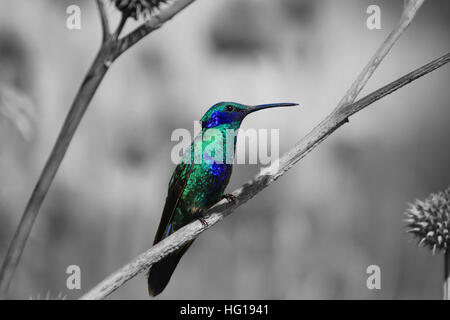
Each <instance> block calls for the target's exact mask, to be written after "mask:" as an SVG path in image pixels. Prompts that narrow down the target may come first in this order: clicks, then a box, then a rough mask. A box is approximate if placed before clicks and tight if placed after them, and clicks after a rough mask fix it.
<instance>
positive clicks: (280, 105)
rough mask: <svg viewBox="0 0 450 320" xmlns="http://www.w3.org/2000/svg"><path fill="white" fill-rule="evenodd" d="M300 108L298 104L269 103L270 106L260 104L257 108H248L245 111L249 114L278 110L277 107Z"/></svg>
mask: <svg viewBox="0 0 450 320" xmlns="http://www.w3.org/2000/svg"><path fill="white" fill-rule="evenodd" d="M293 106H298V103H269V104H260V105H257V106H248V108H247V110H245V111H246V112H245V114H246V115H247V114H249V113H252V112H255V111H259V110H262V109H268V108H276V107H293Z"/></svg>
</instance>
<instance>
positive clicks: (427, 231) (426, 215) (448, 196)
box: [405, 187, 450, 254]
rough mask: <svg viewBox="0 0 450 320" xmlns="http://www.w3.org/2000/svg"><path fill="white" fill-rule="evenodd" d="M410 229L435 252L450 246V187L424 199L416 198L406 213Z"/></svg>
mask: <svg viewBox="0 0 450 320" xmlns="http://www.w3.org/2000/svg"><path fill="white" fill-rule="evenodd" d="M405 214H406V217H407V218H406V219H405V221H406V222H407V223H408V227H409V230H408V231H407V232H410V233H412V234H413V235H414V236H416V237H417V238H418V239H419V243H418V244H419V246H427V247H429V248H430V249H431V250H432V251H433V254H435V253H436V251H443V252H444V253H445V252H446V251H447V250H448V249H449V248H450V187H449V188H447V190H445V191H442V192H438V193H435V194H431V195H430V196H429V197H428V198H427V199H425V200H424V201H421V200H416V201H414V203H412V204H410V208H409V209H408V211H407V212H406V213H405Z"/></svg>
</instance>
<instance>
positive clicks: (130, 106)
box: [0, 0, 450, 299]
mask: <svg viewBox="0 0 450 320" xmlns="http://www.w3.org/2000/svg"><path fill="white" fill-rule="evenodd" d="M402 3H403V1H356V0H346V1H332V0H322V1H301V0H298V1H295V0H283V1H270V0H252V1H251V0H247V1H243V0H232V1H231V0H216V1H206V0H198V1H196V2H195V3H194V4H193V5H191V6H190V7H188V8H187V9H186V10H185V11H183V12H182V13H181V14H179V15H177V16H176V17H175V18H174V19H173V20H172V21H171V22H170V23H168V24H166V25H164V27H163V28H162V29H161V30H158V31H157V32H155V33H154V34H152V35H151V36H149V37H148V38H146V39H145V40H143V41H142V42H141V43H139V45H137V46H135V47H133V48H132V49H131V50H130V51H128V52H126V54H125V55H124V56H122V57H121V58H120V59H119V60H118V61H117V62H116V63H115V64H114V65H113V67H112V68H111V70H110V72H109V73H108V74H107V76H106V78H105V80H104V82H103V83H102V85H101V87H100V88H99V90H98V92H97V94H96V95H95V98H94V99H93V101H92V103H91V105H90V108H89V110H88V112H87V114H86V117H85V118H84V119H83V122H82V124H81V126H80V128H79V130H78V132H77V133H76V136H75V139H74V141H73V143H72V145H71V147H70V149H69V152H68V153H67V157H66V158H65V160H64V162H63V164H62V166H61V169H60V171H59V172H58V175H57V177H56V179H55V182H54V184H53V186H52V188H51V190H50V193H49V195H48V198H47V199H46V201H45V203H44V206H43V208H42V212H41V214H40V216H39V218H38V220H37V223H36V225H35V227H34V229H33V232H32V234H31V237H30V240H29V242H28V244H27V247H26V249H25V251H24V254H23V258H22V260H21V264H20V266H19V268H18V270H17V272H16V275H15V278H14V280H13V282H12V284H11V290H10V298H17V299H27V298H28V297H30V296H31V297H37V295H38V294H40V295H45V294H46V293H47V292H50V293H51V295H52V296H55V295H57V294H58V293H60V292H61V293H62V294H64V295H66V296H67V298H77V297H78V296H80V295H81V294H82V293H83V292H86V291H87V290H88V289H90V288H91V287H92V286H93V285H95V284H96V283H97V282H99V281H100V280H102V279H103V278H104V277H105V276H107V275H108V274H110V273H111V272H113V271H115V270H116V269H117V268H119V267H121V266H122V265H123V264H125V263H126V262H128V261H129V260H130V259H132V258H133V257H135V256H136V255H138V254H139V253H141V252H143V251H145V250H146V249H147V248H149V247H150V245H151V243H152V241H153V236H154V233H155V231H156V228H157V224H158V222H159V218H160V214H161V211H162V208H163V205H164V199H165V196H166V191H167V183H168V181H169V178H170V175H171V173H172V170H173V168H174V166H175V165H174V164H173V163H171V161H170V152H171V148H172V147H173V146H174V145H175V142H172V141H170V135H171V133H172V131H173V130H175V129H176V128H187V129H189V130H192V126H193V124H192V121H194V120H198V119H200V117H201V116H202V115H203V113H204V112H205V111H206V110H207V108H208V107H209V106H210V105H212V104H214V103H215V102H217V101H222V100H230V101H237V102H242V103H248V104H257V103H268V102H284V101H285V102H298V103H300V104H301V106H302V107H301V108H299V109H283V110H271V111H268V110H267V111H264V112H260V113H258V114H254V115H252V116H251V117H249V118H248V119H246V120H245V122H244V128H279V129H280V140H281V142H280V152H286V151H288V150H289V149H290V148H291V146H292V145H293V144H294V143H295V142H296V141H298V140H299V139H300V138H301V137H302V136H303V135H304V134H306V133H307V132H308V131H309V130H311V129H312V128H313V127H314V126H315V125H316V124H317V123H318V122H319V121H320V120H321V119H322V118H323V117H324V116H325V115H327V114H328V113H329V112H330V111H331V110H332V108H334V107H335V105H336V104H337V102H338V100H339V99H340V98H341V97H342V96H343V94H344V93H345V91H346V90H347V89H348V88H349V86H350V84H351V82H352V81H353V80H354V79H355V77H356V76H357V74H358V73H359V71H360V70H361V69H362V68H363V66H364V65H365V64H366V62H367V61H368V59H369V58H370V57H371V56H372V54H373V53H374V52H375V50H376V49H377V48H378V46H379V45H380V44H381V42H382V41H383V40H384V39H385V37H386V36H387V34H388V33H389V32H390V30H391V29H392V28H393V26H394V25H395V24H396V22H397V20H398V18H399V15H400V12H401V7H402ZM0 4H1V10H0V94H1V97H2V99H0V110H2V112H0V181H1V183H0V257H3V256H4V254H5V252H6V249H7V246H8V243H9V241H10V239H11V237H12V235H13V232H14V229H15V228H16V226H17V223H18V221H19V219H20V215H21V213H22V211H23V208H24V206H25V203H26V201H27V199H28V197H29V195H30V193H31V190H32V188H33V186H34V183H35V182H36V180H37V177H38V175H39V173H40V170H41V169H42V167H43V164H44V162H45V160H46V158H47V156H48V153H49V152H50V149H51V147H52V145H53V142H54V140H55V138H56V135H57V132H58V130H59V128H60V126H61V124H62V122H63V119H64V116H65V114H66V112H67V110H68V108H69V105H70V103H71V101H72V99H73V97H74V95H75V93H76V90H77V88H78V86H79V84H80V83H81V81H82V78H83V76H84V74H85V72H86V70H87V68H88V67H89V65H90V63H91V61H92V59H93V57H94V55H95V53H96V50H97V48H98V45H99V41H100V24H99V18H98V13H97V10H96V7H95V3H94V1H79V0H73V1H67V0H66V1H50V0H48V1H44V0H39V1H29V0H14V1H12V0H8V1H7V0H0ZM70 4H77V5H79V6H80V7H81V10H82V12H81V14H82V29H81V30H74V31H70V30H68V29H67V28H66V26H65V23H66V18H67V14H66V8H67V6H68V5H70ZM369 4H378V5H379V6H380V8H381V19H382V29H381V30H368V29H367V28H366V24H365V22H366V19H367V17H368V15H367V14H366V8H367V6H368V5H369ZM449 7H450V3H449V2H448V1H443V0H442V1H437V0H434V1H426V2H425V4H424V6H423V7H422V8H421V10H420V11H419V13H418V16H417V17H416V19H415V20H414V21H413V24H412V25H411V26H410V28H409V29H408V30H407V31H406V33H405V34H404V35H403V36H402V38H401V39H400V41H399V42H398V43H397V45H396V46H395V47H394V48H393V50H392V52H391V53H390V54H389V55H388V57H387V58H386V59H385V61H383V63H382V64H381V66H380V67H379V69H378V70H377V72H376V73H375V75H374V77H373V79H371V80H370V82H369V84H368V85H367V87H366V89H365V90H364V92H363V94H367V93H369V92H371V91H373V90H375V89H377V88H378V87H380V86H382V85H384V84H386V83H388V82H390V81H392V80H394V79H396V78H398V77H400V76H402V75H404V74H405V73H407V72H409V71H411V70H413V69H415V68H417V67H419V66H421V65H423V64H425V63H427V62H429V61H431V60H433V59H435V58H437V57H438V56H440V55H443V54H444V53H446V52H448V51H449V33H448V31H449V25H450V22H449V20H448V13H449ZM108 11H109V12H110V13H111V14H114V8H113V7H112V6H111V7H110V8H108ZM115 17H116V18H117V17H118V16H117V14H115ZM129 28H131V26H129ZM127 30H128V29H127ZM449 76H450V73H449V69H448V66H445V67H443V68H441V69H439V70H437V71H435V72H433V73H431V74H429V75H427V76H425V77H424V78H421V79H420V80H418V81H415V82H414V83H412V84H410V85H408V86H407V87H405V88H403V89H401V90H400V91H397V92H396V93H395V94H393V95H390V96H388V97H386V98H384V99H383V100H381V101H379V102H377V103H376V104H374V105H372V106H370V107H369V108H368V109H366V110H364V111H362V112H361V113H358V114H357V115H356V116H354V117H352V118H351V119H350V123H349V124H347V125H345V126H344V127H343V128H341V129H339V130H338V131H337V132H336V133H335V134H333V135H332V136H331V137H330V138H329V139H327V140H326V141H325V142H324V143H323V144H322V145H320V146H319V147H318V148H317V149H316V150H315V151H314V152H312V153H311V154H309V155H308V156H307V157H306V158H305V159H304V160H302V161H301V162H300V163H298V164H297V165H296V166H295V167H294V168H293V169H292V170H291V171H290V172H289V173H288V174H286V176H284V177H283V178H282V179H280V180H279V181H277V182H276V184H274V185H272V186H271V187H270V188H268V189H266V190H264V191H263V192H262V193H261V194H259V195H257V196H256V197H255V198H254V199H253V200H251V201H250V202H248V203H247V204H246V205H244V206H242V207H240V208H239V209H238V210H237V211H236V212H235V214H233V215H232V216H230V217H229V218H227V219H226V221H224V222H223V223H220V224H219V225H216V226H215V227H214V228H212V229H210V230H209V231H207V232H205V233H204V234H202V235H201V237H200V239H199V240H198V241H196V243H195V244H194V245H193V246H192V248H191V249H190V250H189V252H188V253H187V254H186V256H185V257H184V258H183V259H182V261H181V263H180V265H179V267H178V269H177V270H176V272H175V274H174V276H173V278H172V280H171V282H170V283H169V285H168V287H167V288H166V290H165V291H164V292H163V294H161V296H160V297H159V299H168V298H177V299H181V298H186V299H197V298H203V299H211V298H221V299H241V298H248V299H253V298H257V299H260V298H262V299H270V298H275V299H304V298H308V299H361V298H368V299H382V298H383V299H405V298H414V299H431V298H435V299H439V298H440V297H441V292H442V277H443V258H442V256H441V255H439V256H432V254H431V253H430V252H429V251H428V250H425V249H423V248H417V247H416V246H415V241H411V237H410V236H409V235H407V234H405V233H404V231H405V229H404V223H403V222H402V219H403V212H404V211H405V209H406V208H407V203H408V202H410V201H412V200H414V199H415V198H424V197H426V196H427V195H428V194H429V193H430V192H435V191H439V190H442V189H444V188H446V187H447V186H448V185H449V181H450V170H449V163H450V148H449V147H450V145H449V142H448V137H449V134H450V128H449V126H448V121H449V116H450V109H449V101H450V100H449V99H450V94H449V90H448V87H449ZM14 123H16V125H15V124H14ZM17 123H18V125H17ZM257 172H258V166H257V165H251V166H244V165H239V166H237V167H236V168H235V172H234V175H233V177H232V179H231V183H230V186H229V188H228V190H230V191H231V190H233V189H234V188H236V187H238V186H240V185H241V184H243V183H244V182H246V181H247V180H248V179H250V178H252V177H253V175H254V174H256V173H257ZM72 264H76V265H79V266H80V268H81V272H82V289H81V290H74V291H70V290H67V289H66V278H67V276H68V275H67V274H66V273H65V271H66V268H67V266H69V265H72ZM372 264H376V265H379V266H380V267H381V273H382V280H381V286H382V288H381V290H368V289H367V288H366V278H367V274H366V268H367V267H368V266H369V265H372ZM146 286H147V284H146V280H145V277H144V276H143V275H140V276H138V277H136V278H135V279H133V280H132V281H130V282H129V283H127V284H126V285H125V286H124V287H122V288H121V289H120V290H118V291H117V292H116V293H114V294H113V295H112V296H111V298H113V299H131V298H133V299H147V288H146Z"/></svg>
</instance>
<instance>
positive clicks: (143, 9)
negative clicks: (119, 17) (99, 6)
mask: <svg viewBox="0 0 450 320" xmlns="http://www.w3.org/2000/svg"><path fill="white" fill-rule="evenodd" d="M112 1H113V2H114V4H115V6H116V8H117V9H119V10H120V11H122V13H123V14H124V15H125V16H126V17H132V18H134V19H136V20H137V19H138V18H140V17H143V18H147V17H148V16H149V15H150V14H151V13H152V12H153V11H154V10H155V9H158V8H159V7H160V5H161V4H162V3H166V2H167V0H112Z"/></svg>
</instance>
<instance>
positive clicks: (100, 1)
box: [97, 0, 111, 42]
mask: <svg viewBox="0 0 450 320" xmlns="http://www.w3.org/2000/svg"><path fill="white" fill-rule="evenodd" d="M97 6H98V12H99V13H100V21H101V23H102V34H103V42H106V41H107V40H108V39H109V37H110V36H111V30H110V28H109V19H108V14H107V13H106V4H105V0H97Z"/></svg>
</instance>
